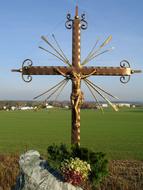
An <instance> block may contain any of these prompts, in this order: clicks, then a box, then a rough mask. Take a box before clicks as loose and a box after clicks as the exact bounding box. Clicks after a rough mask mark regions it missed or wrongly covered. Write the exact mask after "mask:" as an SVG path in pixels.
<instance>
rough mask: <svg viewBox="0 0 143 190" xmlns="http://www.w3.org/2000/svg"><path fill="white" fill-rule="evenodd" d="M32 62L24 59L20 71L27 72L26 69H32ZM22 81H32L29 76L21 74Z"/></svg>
mask: <svg viewBox="0 0 143 190" xmlns="http://www.w3.org/2000/svg"><path fill="white" fill-rule="evenodd" d="M32 65H33V62H32V61H31V60H30V59H26V60H24V61H23V63H22V71H23V70H25V71H26V70H27V69H28V68H30V67H32ZM22 79H23V80H24V82H31V81H32V76H31V75H24V74H23V73H22Z"/></svg>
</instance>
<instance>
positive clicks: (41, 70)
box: [12, 66, 136, 76]
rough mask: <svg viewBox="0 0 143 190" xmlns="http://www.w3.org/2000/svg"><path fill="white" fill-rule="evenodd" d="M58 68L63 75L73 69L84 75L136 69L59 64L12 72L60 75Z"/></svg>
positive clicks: (113, 73)
mask: <svg viewBox="0 0 143 190" xmlns="http://www.w3.org/2000/svg"><path fill="white" fill-rule="evenodd" d="M59 70H60V71H61V72H62V73H64V74H65V75H71V74H72V73H73V72H74V71H75V72H76V73H81V74H82V75H83V76H84V75H90V74H91V73H93V74H92V75H98V76H99V75H102V76H129V75H131V74H133V73H136V70H131V68H126V67H81V68H79V69H78V70H77V69H76V68H74V67H61V66H28V67H26V66H25V67H23V68H22V69H19V70H12V71H13V72H21V73H22V74H23V75H61V73H60V72H59Z"/></svg>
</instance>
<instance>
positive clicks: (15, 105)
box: [0, 101, 143, 111]
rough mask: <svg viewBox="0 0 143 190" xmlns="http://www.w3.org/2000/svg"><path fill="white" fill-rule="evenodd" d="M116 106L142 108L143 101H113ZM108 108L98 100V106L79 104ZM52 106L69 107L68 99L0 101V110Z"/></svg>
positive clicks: (88, 107)
mask: <svg viewBox="0 0 143 190" xmlns="http://www.w3.org/2000/svg"><path fill="white" fill-rule="evenodd" d="M114 104H115V105H116V106H117V107H118V108H143V102H127V101H124V102H114ZM101 107H102V108H105V109H106V108H109V107H110V106H109V105H108V104H107V103H105V102H100V106H99V105H98V104H97V103H96V102H92V101H87V102H84V103H83V105H82V106H81V109H95V110H98V109H100V108H101ZM53 108H65V109H70V108H71V105H70V101H48V102H47V101H0V110H2V111H16V110H33V111H38V110H49V109H53Z"/></svg>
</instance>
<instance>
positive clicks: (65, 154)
mask: <svg viewBox="0 0 143 190" xmlns="http://www.w3.org/2000/svg"><path fill="white" fill-rule="evenodd" d="M47 152H48V162H49V164H50V165H51V166H52V167H54V168H55V169H58V170H60V166H61V162H63V161H64V160H65V159H70V158H76V157H78V158H79V159H81V160H83V161H86V162H87V163H88V164H90V166H91V172H90V174H89V181H90V183H91V185H92V187H93V188H94V189H95V187H96V186H97V185H98V184H99V183H100V182H101V181H102V180H103V178H104V177H105V176H106V175H107V174H108V167H107V166H108V161H107V159H106V157H105V154H104V153H102V152H94V151H92V150H90V149H88V148H84V147H79V146H78V145H74V146H72V147H71V148H70V149H68V148H67V146H66V145H65V144H61V145H59V146H58V145H55V144H54V145H51V146H49V147H48V149H47Z"/></svg>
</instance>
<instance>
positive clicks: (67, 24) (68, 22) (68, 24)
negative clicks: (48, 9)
mask: <svg viewBox="0 0 143 190" xmlns="http://www.w3.org/2000/svg"><path fill="white" fill-rule="evenodd" d="M72 23H73V20H72V19H71V14H70V13H68V14H67V21H66V23H65V27H66V28H67V29H72Z"/></svg>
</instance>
